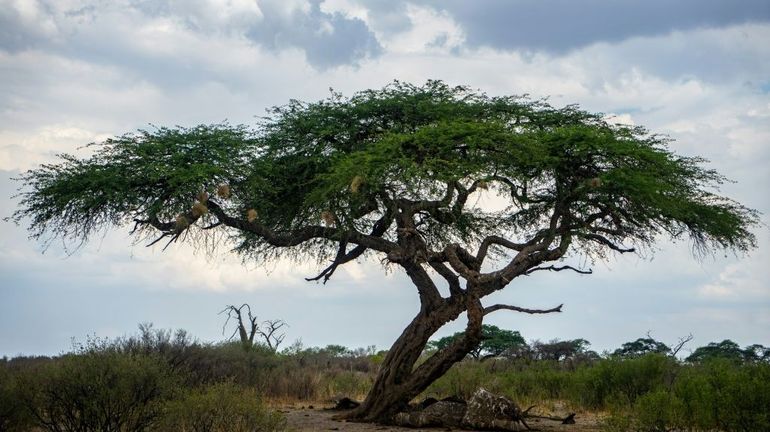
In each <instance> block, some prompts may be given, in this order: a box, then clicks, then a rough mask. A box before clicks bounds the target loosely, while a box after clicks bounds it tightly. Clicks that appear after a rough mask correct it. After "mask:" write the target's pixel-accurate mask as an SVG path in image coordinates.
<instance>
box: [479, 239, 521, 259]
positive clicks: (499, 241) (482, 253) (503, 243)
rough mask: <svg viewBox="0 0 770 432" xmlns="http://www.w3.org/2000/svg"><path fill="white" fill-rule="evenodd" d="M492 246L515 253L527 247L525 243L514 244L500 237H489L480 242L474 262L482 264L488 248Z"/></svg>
mask: <svg viewBox="0 0 770 432" xmlns="http://www.w3.org/2000/svg"><path fill="white" fill-rule="evenodd" d="M493 244H496V245H500V246H503V247H506V248H508V249H512V250H515V251H521V250H522V249H524V248H525V247H526V246H527V244H526V243H523V244H522V243H514V242H512V241H510V240H508V239H505V238H503V237H500V236H489V237H487V238H485V239H484V240H483V241H482V242H481V246H479V251H478V253H477V254H476V260H478V261H479V262H480V263H482V262H484V259H485V258H486V257H487V252H488V251H489V247H490V246H491V245H493Z"/></svg>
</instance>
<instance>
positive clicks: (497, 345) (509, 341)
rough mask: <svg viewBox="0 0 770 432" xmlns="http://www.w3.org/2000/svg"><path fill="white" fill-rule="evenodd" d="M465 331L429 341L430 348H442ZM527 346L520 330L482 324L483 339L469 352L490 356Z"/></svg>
mask: <svg viewBox="0 0 770 432" xmlns="http://www.w3.org/2000/svg"><path fill="white" fill-rule="evenodd" d="M464 334H465V332H457V333H455V334H453V335H451V336H444V337H442V338H441V339H438V340H432V341H429V342H428V344H427V345H426V348H427V349H428V350H441V349H444V348H446V347H447V346H449V345H451V344H452V343H454V342H455V341H456V340H458V339H459V338H462V337H463V335H464ZM526 346H527V342H526V341H525V340H524V338H523V337H522V336H521V334H519V332H518V331H511V330H502V329H500V328H498V327H497V326H493V325H489V324H483V325H482V326H481V340H480V341H479V343H478V345H476V347H474V348H473V349H472V350H471V351H470V352H469V353H468V354H469V355H470V356H471V357H473V358H475V359H480V358H488V357H497V356H500V355H503V354H504V353H506V352H508V351H514V350H518V349H521V348H523V347H526Z"/></svg>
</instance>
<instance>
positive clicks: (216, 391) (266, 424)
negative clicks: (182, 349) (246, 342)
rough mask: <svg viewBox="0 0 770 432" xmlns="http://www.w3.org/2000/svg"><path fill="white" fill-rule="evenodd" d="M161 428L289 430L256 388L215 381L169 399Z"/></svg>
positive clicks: (193, 431)
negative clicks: (261, 397)
mask: <svg viewBox="0 0 770 432" xmlns="http://www.w3.org/2000/svg"><path fill="white" fill-rule="evenodd" d="M157 429H158V430H161V431H190V432H225V431H227V432H229V431H232V432H273V431H275V432H278V431H283V430H286V419H285V418H283V416H282V415H281V414H279V413H276V412H274V411H271V410H268V409H267V408H265V407H264V405H263V404H262V402H261V401H260V397H259V395H258V393H257V392H256V391H255V390H254V389H248V388H243V387H239V386H237V385H235V384H232V383H219V384H213V385H210V386H207V387H204V388H202V389H193V390H187V391H186V392H184V394H183V395H181V396H179V397H177V398H175V399H174V400H172V401H170V402H168V403H167V404H166V406H165V410H164V415H163V419H162V420H161V421H160V422H159V424H158V426H157Z"/></svg>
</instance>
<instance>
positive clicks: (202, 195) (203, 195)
mask: <svg viewBox="0 0 770 432" xmlns="http://www.w3.org/2000/svg"><path fill="white" fill-rule="evenodd" d="M208 200H209V193H208V192H206V191H200V193H198V201H200V202H202V203H204V204H205V203H206V201H208Z"/></svg>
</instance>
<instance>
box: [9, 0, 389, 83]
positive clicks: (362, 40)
mask: <svg viewBox="0 0 770 432" xmlns="http://www.w3.org/2000/svg"><path fill="white" fill-rule="evenodd" d="M321 1H322V0H311V1H310V2H309V3H308V4H306V5H305V6H304V7H296V8H294V9H292V10H287V6H286V4H284V3H282V2H278V1H273V0H262V1H259V2H256V3H254V4H253V7H252V8H250V9H249V8H247V7H245V6H244V4H247V3H241V4H239V6H238V7H237V8H236V7H234V6H232V5H230V6H228V8H224V7H218V6H217V5H215V4H212V3H211V2H207V1H205V0H195V1H185V2H180V1H175V0H164V1H145V0H131V1H129V2H128V3H109V2H108V3H97V2H94V3H92V4H89V5H85V6H83V7H78V8H75V9H70V8H67V7H65V6H63V5H61V4H56V3H55V2H51V1H50V0H43V1H41V2H39V3H38V2H35V3H30V4H29V5H30V7H28V8H26V10H23V11H22V8H17V7H14V6H13V5H5V6H4V7H0V49H2V50H4V51H7V52H18V51H23V50H26V49H33V48H35V49H42V50H44V51H52V52H61V53H64V54H65V55H67V56H68V57H73V56H77V57H80V58H84V59H86V60H88V61H94V62H97V63H107V64H118V65H121V66H126V67H129V68H132V67H137V66H138V67H141V68H142V70H143V73H146V72H144V71H147V70H150V71H152V70H153V69H156V68H157V69H159V71H158V73H157V74H154V75H157V76H158V77H161V76H162V75H163V72H166V75H175V76H176V75H179V74H173V73H169V72H173V71H170V70H168V69H169V65H168V64H167V63H168V62H169V61H170V60H171V61H173V60H174V59H168V58H166V59H163V58H151V56H148V55H147V53H144V52H137V51H136V50H132V49H130V48H131V47H130V45H131V39H132V38H133V37H134V36H133V33H134V32H135V31H137V30H138V29H139V28H141V26H142V25H145V24H147V23H148V22H150V21H151V20H154V19H167V20H168V21H167V23H173V25H177V26H181V27H183V28H185V29H186V30H188V31H190V32H191V33H192V34H195V35H199V36H202V37H228V38H230V37H234V38H238V37H241V38H243V37H245V38H247V39H248V40H250V41H251V42H252V43H254V44H255V45H257V46H260V47H263V48H265V49H267V50H270V51H273V52H278V51H281V50H285V49H289V48H298V49H300V50H302V51H304V52H305V55H306V59H307V61H308V63H310V64H311V65H313V66H314V67H316V68H319V69H326V68H329V67H334V66H339V65H345V64H356V63H357V62H358V61H360V60H362V59H364V58H367V57H376V56H378V55H380V54H381V52H382V48H381V46H380V44H379V42H378V41H377V38H376V37H375V35H374V33H372V32H371V31H370V30H369V28H368V27H367V26H366V24H365V23H364V22H363V21H361V20H360V19H357V18H349V17H346V16H344V15H342V14H340V13H327V12H324V11H322V10H321V8H320V3H321ZM31 6H34V7H31ZM128 22H134V23H135V24H136V25H135V26H125V25H123V26H121V25H120V24H126V23H128ZM126 48H129V49H126ZM211 55H216V53H211ZM182 72H185V75H187V76H189V75H190V73H193V74H194V72H195V71H193V70H191V71H182Z"/></svg>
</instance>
